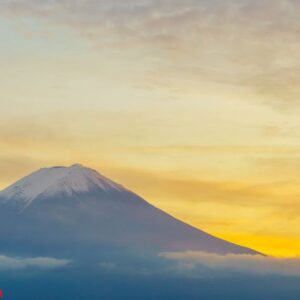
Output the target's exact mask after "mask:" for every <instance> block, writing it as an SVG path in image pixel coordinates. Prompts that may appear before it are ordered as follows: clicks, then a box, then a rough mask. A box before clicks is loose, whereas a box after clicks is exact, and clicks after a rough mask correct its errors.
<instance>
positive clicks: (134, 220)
mask: <svg viewBox="0 0 300 300" xmlns="http://www.w3.org/2000/svg"><path fill="white" fill-rule="evenodd" d="M0 240H1V243H0V253H14V254H17V255H29V254H30V255H40V256H47V255H51V256H53V255H56V256H61V257H63V256H65V257H70V256H71V257H73V256H81V257H85V258H87V259H92V258H93V257H97V256H98V255H107V253H109V254H111V253H117V252H118V253H120V252H122V253H125V252H126V253H130V252H134V253H144V254H145V253H160V252H162V251H205V252H212V253H218V254H225V253H246V254H257V252H255V251H253V250H251V249H248V248H245V247H241V246H238V245H235V244H233V243H230V242H227V241H224V240H222V239H218V238H216V237H214V236H212V235H210V234H208V233H206V232H204V231H201V230H199V229H196V228H194V227H192V226H190V225H188V224H185V223H183V222H181V221H179V220H177V219H176V218H174V217H172V216H170V215H169V214H167V213H165V212H163V211H161V210H160V209H158V208H156V207H154V206H152V205H151V204H149V203H148V202H147V201H145V200H144V199H142V198H141V197H139V196H138V195H136V194H135V193H133V192H131V191H129V190H127V189H126V188H124V187H123V186H122V185H120V184H117V183H115V182H113V181H111V180H110V179H108V178H106V177H104V176H103V175H101V174H99V173H98V172H96V171H95V170H92V169H90V168H86V167H84V166H81V165H78V164H76V165H72V166H70V167H52V168H43V169H40V170H38V171H36V172H34V173H32V174H30V175H28V176H26V177H24V178H22V179H21V180H19V181H17V182H16V183H14V184H13V185H11V186H9V187H8V188H6V189H4V190H3V191H1V192H0Z"/></svg>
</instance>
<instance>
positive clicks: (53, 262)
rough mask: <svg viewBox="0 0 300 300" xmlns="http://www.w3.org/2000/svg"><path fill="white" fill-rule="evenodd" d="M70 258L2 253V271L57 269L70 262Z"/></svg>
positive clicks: (0, 260)
mask: <svg viewBox="0 0 300 300" xmlns="http://www.w3.org/2000/svg"><path fill="white" fill-rule="evenodd" d="M70 262H71V261H70V260H66V259H57V258H52V257H33V258H21V257H12V256H5V255H0V271H8V270H23V269H27V268H38V269H56V268H62V267H65V266H67V265H68V264H70Z"/></svg>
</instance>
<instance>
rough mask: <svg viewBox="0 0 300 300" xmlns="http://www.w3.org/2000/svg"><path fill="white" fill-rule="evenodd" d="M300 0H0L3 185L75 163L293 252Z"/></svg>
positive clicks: (227, 229)
mask: <svg viewBox="0 0 300 300" xmlns="http://www.w3.org/2000/svg"><path fill="white" fill-rule="evenodd" d="M299 9H300V3H299V1H296V0H286V1H279V0H260V1H258V0H228V1H220V0H210V1H208V0H187V1H178V0H172V1H169V0H143V1H132V0H115V1H108V0H98V1H96V0H76V1H75V0H73V1H69V0H61V1H56V0H26V1H22V0H9V1H7V0H4V1H1V2H0V170H1V172H0V188H4V187H6V186H7V185H9V184H11V183H12V182H14V181H16V180H17V179H19V178H20V177H22V176H24V175H26V174H28V173H30V172H32V171H34V170H35V169H38V168H40V167H44V166H53V165H71V164H73V163H81V164H84V165H86V166H89V167H92V168H95V169H97V170H98V171H100V172H101V173H102V174H104V175H106V176H107V177H109V178H112V179H114V180H115V181H117V182H120V183H122V184H123V185H125V186H126V187H128V188H130V189H131V190H133V191H135V192H136V193H138V194H139V195H141V196H142V197H144V198H145V199H147V200H148V201H149V202H151V203H152V204H154V205H156V206H157V207H159V208H161V209H163V210H165V211H167V212H169V213H171V214H172V215H174V216H176V217H178V218H180V219H181V220H184V221H185V222H187V223H190V224H192V225H194V226H196V227H197V228H201V229H203V230H205V231H208V232H210V233H212V234H214V235H216V236H218V237H222V238H224V239H227V240H230V241H232V242H235V243H239V244H242V245H245V246H248V247H252V248H254V249H256V250H258V251H261V252H263V253H266V254H269V255H273V256H278V257H296V256H299V255H300V227H299V221H300V216H299V213H298V212H299V208H300V198H299V195H300V179H299V178H300V143H299V137H300V118H299V112H300V100H299V99H300V85H299V83H300V75H299V70H300V39H299V37H300V36H299V32H300V31H299V28H300V19H299V18H298V12H299Z"/></svg>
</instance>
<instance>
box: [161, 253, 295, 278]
mask: <svg viewBox="0 0 300 300" xmlns="http://www.w3.org/2000/svg"><path fill="white" fill-rule="evenodd" d="M161 257H164V258H166V259H170V260H173V261H176V262H177V263H178V264H177V271H178V272H180V273H187V274H190V275H193V276H205V275H207V274H209V275H217V276H228V275H233V274H236V273H242V274H245V275H251V274H256V275H259V274H260V275H271V274H274V275H283V276H300V258H274V257H268V256H262V255H245V254H240V255H238V254H227V255H218V254H211V253H204V252H189V251H187V252H169V253H162V254H161Z"/></svg>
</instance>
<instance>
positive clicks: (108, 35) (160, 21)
mask: <svg viewBox="0 0 300 300" xmlns="http://www.w3.org/2000/svg"><path fill="white" fill-rule="evenodd" d="M299 9H300V5H299V2H297V1H294V0H288V1H284V2H282V1H279V0H275V1H274V0H264V1H259V0H254V1H253V0H252V1H251V0H245V1H239V0H230V1H217V0H212V1H206V0H200V1H196V0H188V1H178V0H175V1H166V0H163V1H158V0H145V1H132V0H118V1H113V2H112V1H107V0H101V1H95V0H82V1H70V0H64V1H50V0H42V1H41V0H29V1H22V0H11V1H2V2H1V4H0V10H1V12H2V15H5V16H8V17H10V18H13V17H14V16H18V17H20V16H36V17H40V18H44V19H47V20H52V21H53V22H55V24H61V25H63V26H68V27H70V28H73V29H75V30H76V31H77V32H78V33H79V34H80V35H81V36H82V37H84V38H87V39H89V40H91V41H92V42H93V43H94V44H95V45H96V46H98V47H115V48H116V49H121V48H122V49H124V48H129V49H133V48H134V49H148V50H149V51H151V52H152V55H153V56H154V57H156V59H157V61H158V62H159V64H157V65H153V68H152V71H153V73H152V74H155V76H151V73H150V74H149V73H148V74H147V76H146V77H147V86H148V87H149V86H151V85H152V86H153V87H155V88H167V89H170V90H172V91H173V92H175V93H180V92H186V90H187V89H197V87H199V82H203V81H212V82H215V83H218V82H219V83H222V84H230V85H238V86H241V87H245V88H250V89H252V90H253V91H254V92H255V93H257V94H259V95H261V97H262V98H263V99H264V100H263V102H264V103H267V104H270V105H272V106H273V107H280V108H289V107H291V106H292V107H295V105H298V104H299V100H298V99H299V96H300V89H299V88H298V86H299V84H298V83H299V80H300V78H299V72H298V71H299V68H300V66H299V63H298V62H299V53H300V51H299V50H300V43H299V30H298V29H299V27H300V21H299V18H298V16H297V12H298V11H299ZM153 50H154V51H153ZM158 75H160V76H158ZM165 75H167V76H165ZM183 77H184V78H186V79H185V80H184V79H183ZM151 78H152V79H151ZM166 78H168V80H167V81H166Z"/></svg>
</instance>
